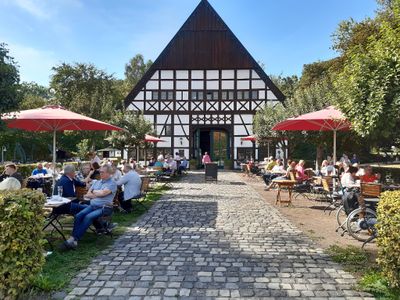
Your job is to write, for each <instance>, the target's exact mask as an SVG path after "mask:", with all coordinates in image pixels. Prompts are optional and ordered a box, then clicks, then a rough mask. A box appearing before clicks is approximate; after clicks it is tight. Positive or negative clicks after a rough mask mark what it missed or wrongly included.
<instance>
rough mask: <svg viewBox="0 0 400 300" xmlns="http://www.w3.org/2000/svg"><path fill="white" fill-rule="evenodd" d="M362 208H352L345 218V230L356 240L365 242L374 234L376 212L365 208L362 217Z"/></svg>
mask: <svg viewBox="0 0 400 300" xmlns="http://www.w3.org/2000/svg"><path fill="white" fill-rule="evenodd" d="M361 214H362V209H361V208H357V209H355V210H353V211H352V212H351V213H350V214H349V216H348V218H347V222H346V223H347V232H348V233H349V234H350V235H351V236H352V237H353V238H355V239H356V240H358V241H361V242H365V241H367V240H368V239H370V237H371V235H373V234H374V225H375V224H376V213H375V212H374V211H373V210H372V209H370V208H367V209H366V210H365V216H364V218H362V217H361Z"/></svg>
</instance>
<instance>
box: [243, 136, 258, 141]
mask: <svg viewBox="0 0 400 300" xmlns="http://www.w3.org/2000/svg"><path fill="white" fill-rule="evenodd" d="M240 139H241V140H242V141H250V142H255V141H257V138H256V136H255V135H249V136H245V137H242V138H240Z"/></svg>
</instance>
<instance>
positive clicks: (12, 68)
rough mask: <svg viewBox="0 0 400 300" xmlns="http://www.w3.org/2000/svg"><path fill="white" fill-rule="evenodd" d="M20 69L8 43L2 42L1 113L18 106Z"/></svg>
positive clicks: (0, 44) (0, 59)
mask: <svg viewBox="0 0 400 300" xmlns="http://www.w3.org/2000/svg"><path fill="white" fill-rule="evenodd" d="M18 85H19V71H18V66H17V63H16V62H15V60H14V58H13V57H12V56H10V55H9V50H8V49H7V45H6V44H4V43H0V114H1V113H3V112H6V111H9V110H13V109H15V108H17V107H18V103H19V97H18Z"/></svg>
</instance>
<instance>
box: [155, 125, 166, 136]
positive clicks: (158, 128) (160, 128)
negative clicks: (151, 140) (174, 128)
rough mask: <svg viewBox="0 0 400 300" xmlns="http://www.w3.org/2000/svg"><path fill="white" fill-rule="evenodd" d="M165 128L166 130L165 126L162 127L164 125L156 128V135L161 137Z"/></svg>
mask: <svg viewBox="0 0 400 300" xmlns="http://www.w3.org/2000/svg"><path fill="white" fill-rule="evenodd" d="M163 128H164V126H162V125H157V126H156V134H157V135H160V134H161V132H162V130H163Z"/></svg>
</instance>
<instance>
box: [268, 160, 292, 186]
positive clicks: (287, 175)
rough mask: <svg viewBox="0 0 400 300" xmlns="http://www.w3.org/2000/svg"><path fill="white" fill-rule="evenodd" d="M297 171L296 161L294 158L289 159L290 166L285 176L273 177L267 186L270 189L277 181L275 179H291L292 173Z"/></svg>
mask: <svg viewBox="0 0 400 300" xmlns="http://www.w3.org/2000/svg"><path fill="white" fill-rule="evenodd" d="M295 172H296V162H295V161H294V160H293V161H292V160H288V168H287V169H286V173H285V175H284V176H279V177H276V178H274V179H272V181H271V183H270V184H269V185H268V186H267V187H266V188H265V190H266V191H268V190H269V189H270V188H271V187H272V186H273V185H274V184H275V183H274V181H275V180H290V173H295Z"/></svg>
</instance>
